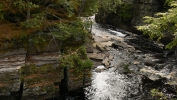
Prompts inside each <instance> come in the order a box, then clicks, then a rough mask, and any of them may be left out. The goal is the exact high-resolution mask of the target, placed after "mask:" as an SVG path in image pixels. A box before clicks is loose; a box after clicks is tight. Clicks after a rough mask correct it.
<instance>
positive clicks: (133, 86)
mask: <svg viewBox="0 0 177 100" xmlns="http://www.w3.org/2000/svg"><path fill="white" fill-rule="evenodd" d="M92 34H94V35H96V36H100V37H103V38H105V37H108V36H109V37H122V38H123V37H125V36H126V34H123V33H121V32H118V31H115V30H111V29H106V28H102V27H101V26H100V25H99V24H96V23H94V24H93V27H92ZM109 53H110V55H113V56H114V60H113V61H111V65H110V66H112V67H111V68H109V69H107V70H104V71H102V72H95V71H94V70H93V72H92V84H91V86H89V87H87V88H85V95H86V100H142V96H141V95H143V93H142V84H141V78H139V77H134V76H133V75H132V76H127V75H124V74H119V72H118V70H116V67H115V66H117V65H119V64H121V62H124V61H125V59H126V58H127V60H128V58H130V57H128V56H129V55H126V54H124V53H122V52H119V51H117V50H115V49H112V50H110V51H109ZM122 58H123V59H124V60H123V59H122ZM130 59H131V58H130ZM97 68H102V67H100V66H98V67H97Z"/></svg>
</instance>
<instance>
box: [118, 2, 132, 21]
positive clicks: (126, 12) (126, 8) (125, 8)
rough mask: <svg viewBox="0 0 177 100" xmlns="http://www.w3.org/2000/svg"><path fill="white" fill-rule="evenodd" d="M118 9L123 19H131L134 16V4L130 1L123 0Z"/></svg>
mask: <svg viewBox="0 0 177 100" xmlns="http://www.w3.org/2000/svg"><path fill="white" fill-rule="evenodd" d="M118 7H119V9H118V12H117V13H118V15H119V16H120V17H121V18H122V19H123V21H126V20H129V19H130V18H132V15H133V14H132V9H133V6H132V4H130V3H128V2H122V3H121V4H120V5H119V6H118Z"/></svg>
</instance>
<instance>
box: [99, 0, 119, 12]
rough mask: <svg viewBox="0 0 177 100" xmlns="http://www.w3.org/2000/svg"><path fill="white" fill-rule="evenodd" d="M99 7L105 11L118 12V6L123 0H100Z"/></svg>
mask: <svg viewBox="0 0 177 100" xmlns="http://www.w3.org/2000/svg"><path fill="white" fill-rule="evenodd" d="M99 2H100V3H99V5H100V6H99V7H100V8H101V9H103V10H104V11H105V12H108V13H109V12H116V10H117V7H118V6H119V5H120V4H121V3H122V1H121V0H100V1H99Z"/></svg>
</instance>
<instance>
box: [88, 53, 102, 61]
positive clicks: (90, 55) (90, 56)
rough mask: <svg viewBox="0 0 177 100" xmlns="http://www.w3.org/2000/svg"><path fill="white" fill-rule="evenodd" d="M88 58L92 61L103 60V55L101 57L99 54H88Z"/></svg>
mask: <svg viewBox="0 0 177 100" xmlns="http://www.w3.org/2000/svg"><path fill="white" fill-rule="evenodd" d="M88 57H89V58H90V59H93V60H103V59H104V57H105V55H103V54H101V53H99V54H96V53H91V54H88Z"/></svg>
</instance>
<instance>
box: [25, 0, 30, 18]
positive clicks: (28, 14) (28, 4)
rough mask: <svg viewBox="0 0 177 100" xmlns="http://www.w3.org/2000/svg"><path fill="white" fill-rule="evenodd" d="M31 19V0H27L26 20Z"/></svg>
mask: <svg viewBox="0 0 177 100" xmlns="http://www.w3.org/2000/svg"><path fill="white" fill-rule="evenodd" d="M29 19H30V0H27V15H26V21H28V20H29Z"/></svg>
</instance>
